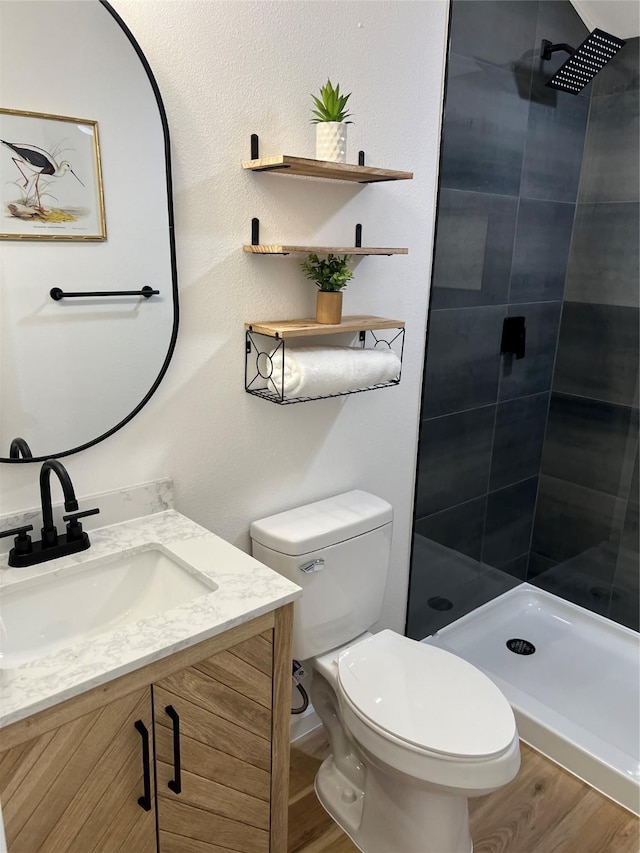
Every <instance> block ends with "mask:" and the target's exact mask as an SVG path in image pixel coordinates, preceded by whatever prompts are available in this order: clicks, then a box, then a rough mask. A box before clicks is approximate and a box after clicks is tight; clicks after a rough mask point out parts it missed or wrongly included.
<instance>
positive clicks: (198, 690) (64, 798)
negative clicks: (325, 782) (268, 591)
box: [0, 605, 292, 853]
mask: <svg viewBox="0 0 640 853" xmlns="http://www.w3.org/2000/svg"><path fill="white" fill-rule="evenodd" d="M291 611H292V605H287V606H285V607H282V608H280V609H279V610H276V611H274V612H273V613H268V614H265V615H264V616H261V617H259V618H258V619H255V620H253V621H252V622H248V623H245V624H244V625H240V626H237V627H236V628H232V629H231V630H230V631H227V632H226V633H224V634H222V635H220V636H218V637H214V638H212V639H211V640H206V641H205V642H203V643H200V644H198V645H196V646H192V647H190V648H189V649H185V650H184V651H181V652H178V653H177V654H174V655H172V656H170V657H168V658H165V659H164V660H161V661H157V662H155V663H153V664H150V665H148V666H146V667H144V668H143V669H140V670H136V671H135V672H132V673H130V674H128V675H126V676H123V677H122V678H119V679H116V680H115V681H112V682H109V683H107V684H105V685H103V686H102V687H99V688H94V689H93V690H91V691H88V692H87V693H84V694H82V695H81V696H78V697H76V698H74V699H70V700H68V701H67V702H64V703H62V704H60V705H58V706H55V707H54V708H52V709H50V710H47V711H43V712H41V713H39V714H35V715H33V716H32V717H30V718H27V719H26V720H21V721H19V722H17V723H14V724H12V725H10V726H8V727H7V728H5V729H2V730H0V749H2V751H1V752H0V800H1V801H2V809H3V817H4V822H5V830H6V834H7V842H8V849H9V853H35V852H36V851H39V853H94V851H95V853H133V851H135V853H155V851H156V850H158V851H159V853H231V851H235V852H236V853H285V851H286V840H287V839H286V835H287V801H288V767H289V702H290V641H291ZM168 708H169V709H171V714H170V713H167V709H168ZM176 715H177V719H178V721H179V722H178V728H179V738H178V739H177V740H176V728H175V722H174V719H175V717H176ZM136 721H142V722H143V723H144V725H145V726H146V727H147V729H148V730H149V732H150V737H151V743H152V746H151V760H150V772H151V785H152V788H151V790H152V798H151V799H152V802H151V805H152V808H151V810H150V811H145V810H144V809H143V808H142V807H141V806H140V805H139V803H138V798H139V797H141V796H142V795H143V793H144V779H143V761H142V738H141V734H140V732H139V731H138V730H136V728H135V723H136ZM176 743H178V744H179V750H180V757H179V776H180V782H181V789H180V791H179V793H178V792H176V790H175V787H176V786H175V784H174V785H173V786H172V785H170V783H171V782H174V783H175V780H176V778H177V776H176V770H177V768H176V757H177V755H176ZM154 744H155V745H154ZM172 788H173V789H172ZM156 826H157V832H156Z"/></svg>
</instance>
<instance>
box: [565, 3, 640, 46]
mask: <svg viewBox="0 0 640 853" xmlns="http://www.w3.org/2000/svg"><path fill="white" fill-rule="evenodd" d="M571 2H572V3H573V5H574V6H575V8H576V12H577V13H578V14H579V15H580V17H581V18H582V20H583V21H584V23H585V24H586V26H587V29H589V30H593V29H595V28H596V27H599V28H600V29H601V30H604V31H605V32H607V33H611V34H612V35H614V36H618V38H621V39H630V38H634V37H635V36H637V35H638V34H639V33H640V3H638V0H571ZM577 46H578V45H574V47H577Z"/></svg>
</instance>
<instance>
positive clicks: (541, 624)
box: [423, 583, 640, 814]
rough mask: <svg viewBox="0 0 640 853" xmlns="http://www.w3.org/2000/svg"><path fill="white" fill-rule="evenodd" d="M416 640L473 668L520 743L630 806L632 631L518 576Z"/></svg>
mask: <svg viewBox="0 0 640 853" xmlns="http://www.w3.org/2000/svg"><path fill="white" fill-rule="evenodd" d="M511 640H523V641H525V645H522V644H520V643H510V645H511V648H509V647H508V646H507V643H508V642H510V641H511ZM423 642H424V643H428V644H430V645H434V646H439V647H440V648H443V649H446V650H447V651H450V652H453V653H454V654H456V655H458V656H459V657H462V658H464V659H465V660H468V661H469V662H470V663H472V664H474V665H475V666H477V667H478V668H479V669H481V670H483V671H484V672H485V673H486V674H487V675H488V676H489V677H490V678H491V679H492V680H493V681H494V682H495V683H496V684H497V685H498V687H499V688H500V689H501V690H502V692H503V693H504V695H505V696H506V697H507V699H508V700H509V702H510V703H511V706H512V708H513V711H514V714H515V717H516V723H517V725H518V732H519V734H520V737H521V739H522V740H523V741H524V742H525V743H528V744H529V745H530V746H532V747H533V748H534V749H536V750H538V752H541V753H542V754H543V755H546V756H547V757H548V758H550V759H551V760H552V761H555V762H556V763H557V764H559V765H561V766H562V767H564V768H565V769H566V770H569V771H570V772H571V773H573V774H574V775H576V776H578V777H579V778H581V779H583V780H584V781H585V782H587V783H588V784H589V785H591V786H593V787H594V788H596V789H597V790H599V791H601V792H602V793H603V794H605V795H606V796H607V797H610V798H611V799H612V800H615V801H616V802H617V803H619V804H620V805H622V806H624V807H625V808H627V809H629V810H630V811H632V812H633V813H634V814H640V726H639V724H638V723H639V720H640V637H639V636H638V634H637V633H636V632H635V631H632V630H630V629H628V628H624V627H623V626H621V625H618V624H617V623H615V622H611V621H610V620H608V619H604V618H603V617H601V616H598V615H596V614H594V613H591V612H590V611H588V610H585V609H584V608H582V607H578V606H577V605H574V604H571V603H569V602H567V601H564V600H563V599H561V598H558V597H557V596H555V595H552V594H551V593H548V592H544V591H543V590H540V589H538V588H537V587H535V586H532V585H531V584H528V583H523V584H521V585H520V586H517V587H515V588H514V589H512V590H509V592H506V593H504V594H503V595H501V596H499V597H498V598H495V599H494V600H493V601H490V602H488V603H487V604H484V605H482V607H479V608H478V609H477V610H474V611H473V612H472V613H469V614H467V615H466V616H463V617H462V618H461V619H458V620H457V621H456V622H453V623H452V624H451V625H448V626H447V627H446V628H443V629H442V630H440V631H438V632H436V633H435V634H434V635H432V636H430V637H427V638H426V639H425V640H423ZM531 646H533V647H534V651H531V649H530V647H531ZM512 649H513V650H512ZM514 652H515V653H514Z"/></svg>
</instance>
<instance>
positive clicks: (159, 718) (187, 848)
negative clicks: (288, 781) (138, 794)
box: [153, 631, 273, 853]
mask: <svg viewBox="0 0 640 853" xmlns="http://www.w3.org/2000/svg"><path fill="white" fill-rule="evenodd" d="M272 657H273V632H272V631H266V632H265V633H263V634H260V635H257V636H255V637H251V638H250V639H249V640H246V641H244V642H242V643H239V644H238V645H236V646H232V647H231V648H229V649H227V650H226V651H224V652H220V653H219V654H216V655H214V656H213V657H211V658H208V659H207V660H205V661H202V662H201V663H198V664H196V665H195V666H190V667H188V668H187V669H183V670H181V671H180V672H178V673H176V674H175V675H172V676H169V677H168V678H165V679H163V680H162V681H160V682H158V683H157V684H154V686H153V704H154V719H155V734H156V773H157V780H158V826H159V831H160V853H230V851H236V853H268V851H269V821H270V784H271V714H272V712H271V692H272V670H273V663H272ZM167 709H170V710H167ZM176 714H177V716H178V723H177V727H178V728H179V739H177V732H176V724H175V723H174V720H175V717H176ZM178 742H179V748H180V783H181V785H180V786H179V787H180V792H179V793H176V790H175V789H176V787H177V786H176V785H175V784H170V783H172V782H173V783H175V781H176V759H177V754H176V743H178Z"/></svg>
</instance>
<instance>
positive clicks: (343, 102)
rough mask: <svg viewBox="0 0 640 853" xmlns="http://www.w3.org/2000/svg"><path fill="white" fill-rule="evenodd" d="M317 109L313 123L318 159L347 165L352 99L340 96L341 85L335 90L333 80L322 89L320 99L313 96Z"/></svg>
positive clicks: (314, 111)
mask: <svg viewBox="0 0 640 853" xmlns="http://www.w3.org/2000/svg"><path fill="white" fill-rule="evenodd" d="M311 97H312V98H313V103H314V106H315V109H312V113H313V114H314V118H312V119H311V123H312V124H315V126H316V159H317V160H329V161H330V162H332V163H345V162H346V159H347V125H348V124H353V122H351V121H346V119H347V118H349V116H350V115H351V113H348V112H347V101H348V100H349V98H350V97H351V92H349V94H348V95H341V94H340V84H338V85H337V86H336V87H335V89H334V88H333V85H332V83H331V80H327V82H326V83H325V84H324V86H322V88H321V89H320V97H319V98H317V97H316V96H315V95H312V96H311Z"/></svg>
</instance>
